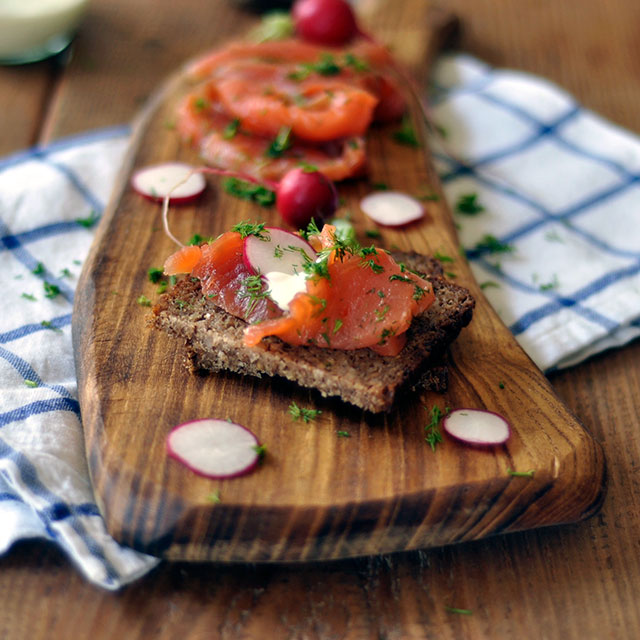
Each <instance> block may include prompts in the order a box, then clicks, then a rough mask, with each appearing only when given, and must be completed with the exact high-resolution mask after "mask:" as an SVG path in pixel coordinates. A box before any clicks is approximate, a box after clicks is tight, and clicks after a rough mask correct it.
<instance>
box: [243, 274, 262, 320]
mask: <svg viewBox="0 0 640 640" xmlns="http://www.w3.org/2000/svg"><path fill="white" fill-rule="evenodd" d="M242 288H243V290H241V291H240V292H239V293H238V295H239V296H240V297H241V298H249V305H248V306H247V308H246V310H245V312H244V317H245V318H248V317H249V316H250V315H251V313H252V312H253V310H254V309H255V307H256V305H257V304H258V302H259V301H260V300H263V299H265V298H267V297H269V291H268V290H265V287H264V281H263V280H262V276H261V275H260V274H257V275H253V276H247V277H246V278H245V279H244V280H243V281H242Z"/></svg>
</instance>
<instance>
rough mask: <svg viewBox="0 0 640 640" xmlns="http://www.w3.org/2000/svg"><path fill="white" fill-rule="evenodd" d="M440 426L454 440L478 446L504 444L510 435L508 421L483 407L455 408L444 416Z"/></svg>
mask: <svg viewBox="0 0 640 640" xmlns="http://www.w3.org/2000/svg"><path fill="white" fill-rule="evenodd" d="M442 426H443V427H444V430H445V431H446V432H447V433H448V434H449V435H450V436H452V437H453V438H455V439H456V440H458V441H460V442H464V443H465V444H470V445H475V446H480V447H493V446H497V445H500V444H504V443H505V442H506V441H507V440H508V439H509V437H510V435H511V427H510V426H509V423H508V422H507V421H506V420H505V419H504V418H503V417H502V416H501V415H500V414H498V413H495V412H493V411H487V410H485V409H456V410H455V411H451V412H450V413H448V414H447V415H446V416H445V417H444V419H443V421H442Z"/></svg>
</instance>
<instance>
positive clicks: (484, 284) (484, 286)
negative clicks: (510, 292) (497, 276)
mask: <svg viewBox="0 0 640 640" xmlns="http://www.w3.org/2000/svg"><path fill="white" fill-rule="evenodd" d="M489 287H496V288H500V285H499V284H498V283H497V282H494V281H493V280H486V281H485V282H481V283H480V288H481V289H488V288H489Z"/></svg>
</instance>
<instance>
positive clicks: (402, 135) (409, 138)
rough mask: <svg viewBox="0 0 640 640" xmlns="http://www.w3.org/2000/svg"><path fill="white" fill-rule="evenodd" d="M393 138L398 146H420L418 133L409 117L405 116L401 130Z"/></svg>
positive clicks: (395, 132)
mask: <svg viewBox="0 0 640 640" xmlns="http://www.w3.org/2000/svg"><path fill="white" fill-rule="evenodd" d="M392 137H393V139H394V140H395V141H396V142H397V143H398V144H404V145H406V146H408V147H419V146H420V142H419V141H418V138H417V136H416V132H415V131H414V129H413V124H412V123H411V119H410V118H409V117H408V116H404V118H403V119H402V125H401V126H400V129H398V130H397V131H394V132H393V134H392Z"/></svg>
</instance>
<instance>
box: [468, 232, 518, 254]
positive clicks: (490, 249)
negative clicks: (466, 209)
mask: <svg viewBox="0 0 640 640" xmlns="http://www.w3.org/2000/svg"><path fill="white" fill-rule="evenodd" d="M475 249H477V250H478V251H486V252H487V253H511V252H512V251H514V248H513V246H512V245H510V244H507V243H506V242H501V241H500V240H498V238H496V237H495V236H492V235H491V234H489V233H488V234H486V235H484V236H483V237H482V239H481V240H480V242H478V243H476V245H475Z"/></svg>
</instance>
